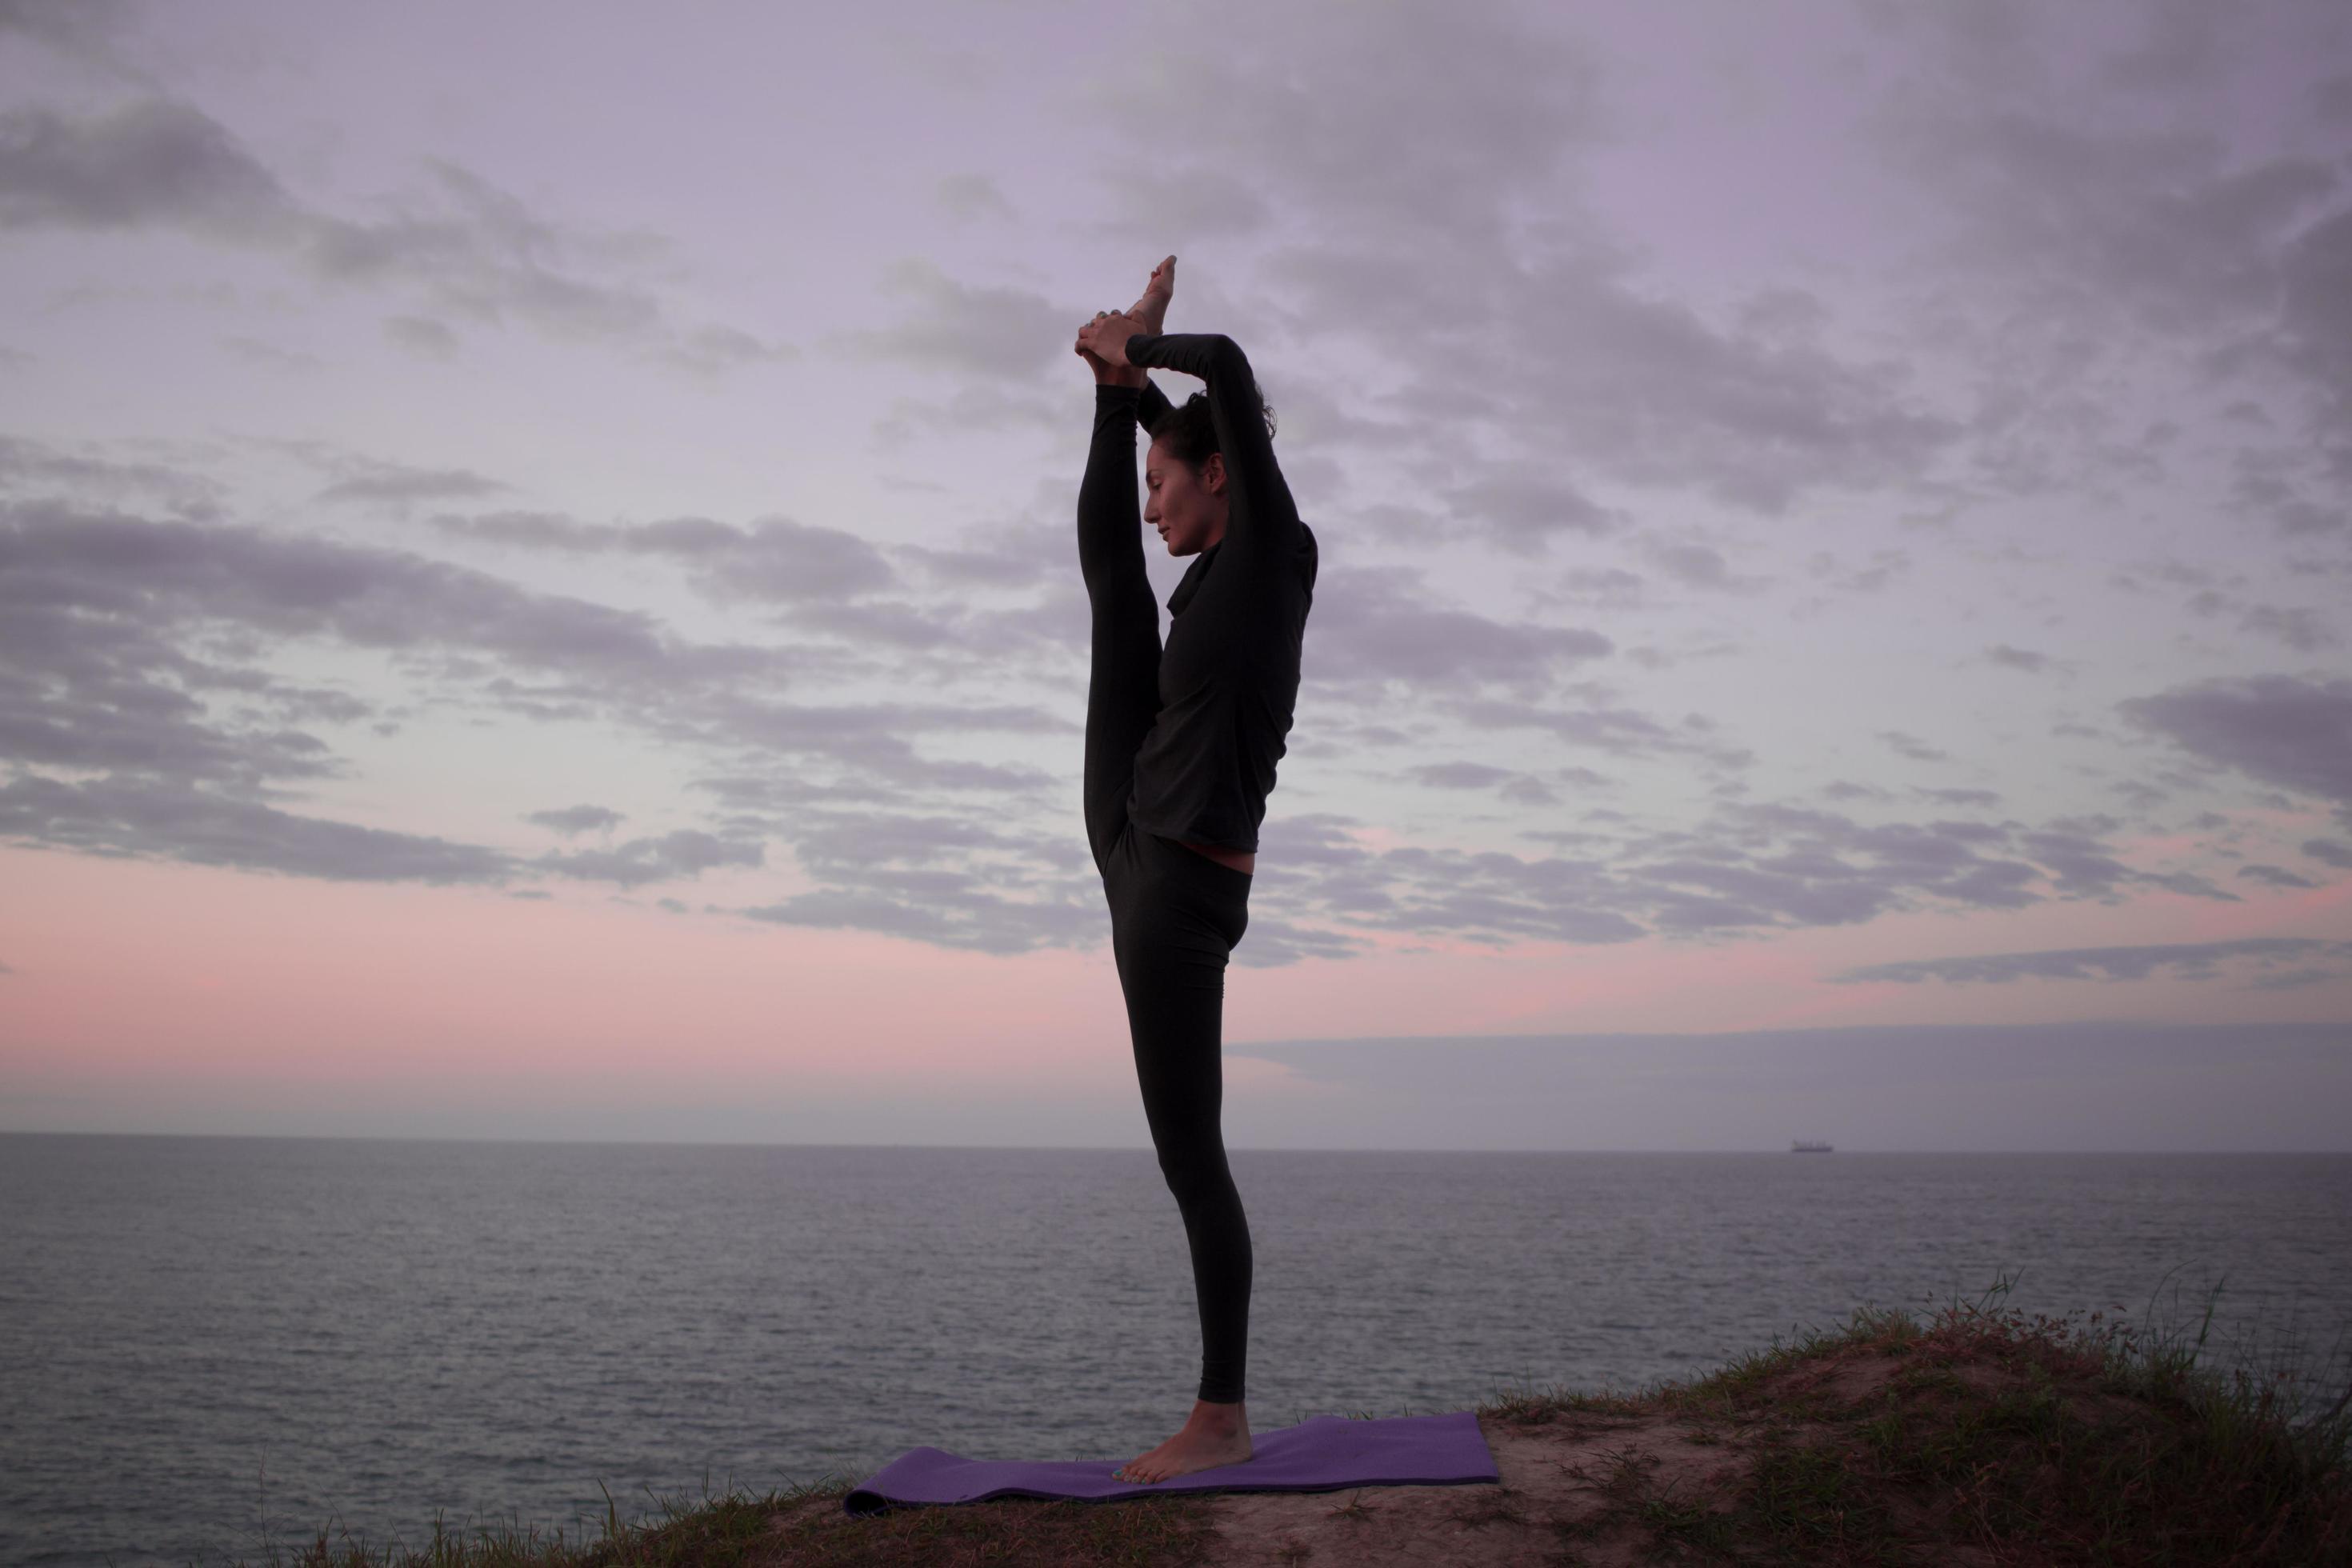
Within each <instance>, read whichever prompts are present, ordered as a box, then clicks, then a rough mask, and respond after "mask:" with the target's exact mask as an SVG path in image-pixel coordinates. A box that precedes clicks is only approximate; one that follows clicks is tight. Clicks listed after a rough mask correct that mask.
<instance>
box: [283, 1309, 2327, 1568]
mask: <svg viewBox="0 0 2352 1568" xmlns="http://www.w3.org/2000/svg"><path fill="white" fill-rule="evenodd" d="M2014 1284H2015V1280H2014V1279H2000V1280H1999V1281H1997V1282H1996V1284H1995V1285H1994V1287H1993V1288H1992V1289H1991V1290H1990V1291H1989V1292H1988V1293H1987V1294H1986V1296H1985V1297H1984V1298H1981V1299H1979V1300H1977V1301H1973V1302H1958V1301H1956V1302H1953V1303H1951V1304H1949V1305H1948V1306H1946V1307H1945V1308H1943V1309H1941V1310H1937V1312H1935V1313H1934V1314H1933V1315H1932V1316H1931V1317H1930V1318H1929V1319H1928V1320H1927V1321H1925V1322H1922V1321H1916V1320H1915V1319H1914V1318H1913V1317H1912V1315H1911V1314H1910V1313H1908V1312H1906V1311H1904V1310H1899V1309H1898V1310H1881V1309H1864V1310H1858V1311H1856V1312H1855V1313H1854V1314H1853V1318H1852V1320H1851V1321H1849V1322H1848V1323H1847V1324H1846V1325H1844V1326H1843V1327H1842V1328H1839V1329H1835V1330H1831V1331H1816V1332H1813V1333H1810V1334H1807V1335H1805V1336H1804V1337H1803V1338H1801V1340H1799V1341H1797V1342H1792V1343H1786V1344H1783V1343H1780V1342H1778V1340H1777V1339H1776V1341H1775V1342H1774V1344H1773V1345H1772V1346H1771V1347H1770V1348H1769V1349H1767V1350H1763V1351H1759V1352H1753V1353H1751V1354H1748V1355H1747V1356H1744V1357H1742V1358H1740V1359H1739V1360H1738V1361H1736V1362H1733V1363H1730V1364H1728V1365H1727V1366H1725V1367H1723V1368H1722V1369H1720V1370H1719V1371H1717V1372H1715V1373H1711V1374H1709V1375H1707V1376H1706V1377H1703V1378H1699V1379H1697V1380H1696V1381H1692V1382H1683V1383H1666V1384H1659V1385H1657V1386H1655V1387H1654V1388H1652V1389H1649V1390H1646V1391H1644V1392H1643V1393H1640V1394H1633V1395H1622V1394H1605V1393H1604V1394H1581V1393H1570V1392H1563V1391H1551V1392H1540V1393H1539V1392H1507V1393H1505V1394H1501V1395H1500V1396H1499V1397H1498V1398H1496V1400H1495V1401H1493V1402H1492V1403H1489V1404H1486V1405H1480V1406H1479V1407H1478V1413H1479V1415H1480V1416H1481V1417H1482V1418H1483V1419H1486V1420H1487V1421H1490V1422H1500V1423H1509V1424H1516V1425H1521V1426H1547V1425H1551V1424H1559V1425H1560V1426H1563V1427H1568V1426H1602V1427H1604V1428H1605V1427H1608V1426H1611V1424H1612V1423H1625V1424H1627V1427H1626V1429H1628V1430H1630V1429H1631V1424H1633V1423H1639V1422H1649V1423H1652V1424H1656V1423H1658V1422H1661V1421H1664V1422H1666V1423H1668V1424H1669V1426H1670V1427H1671V1429H1672V1431H1673V1432H1674V1433H1675V1435H1676V1436H1677V1439H1678V1440H1679V1441H1681V1442H1685V1443H1689V1444H1696V1445H1700V1446H1703V1447H1706V1448H1707V1449H1708V1451H1709V1452H1710V1453H1715V1454H1718V1455H1723V1456H1736V1457H1738V1458H1741V1459H1742V1460H1743V1461H1744V1463H1743V1465H1742V1466H1741V1467H1740V1468H1738V1469H1737V1470H1735V1471H1732V1472H1727V1473H1732V1474H1737V1475H1738V1476H1739V1477H1740V1478H1741V1479H1738V1481H1737V1483H1736V1484H1727V1485H1725V1486H1722V1487H1718V1488H1715V1489H1690V1488H1687V1487H1685V1488H1681V1489H1677V1488H1676V1487H1671V1486H1670V1487H1667V1488H1664V1489H1661V1488H1660V1487H1659V1486H1658V1485H1657V1484H1656V1483H1655V1481H1654V1478H1653V1472H1654V1470H1655V1469H1656V1468H1657V1463H1658V1461H1657V1459H1656V1457H1655V1455H1654V1453H1646V1452H1643V1451H1641V1450H1639V1449H1638V1448H1636V1447H1634V1446H1633V1445H1632V1444H1630V1443H1629V1444H1627V1445H1626V1446H1624V1447H1616V1448H1612V1447H1611V1446H1610V1445H1609V1443H1607V1442H1605V1441H1604V1442H1603V1443H1602V1444H1601V1447H1599V1448H1598V1449H1597V1450H1596V1452H1597V1454H1598V1456H1599V1457H1598V1458H1596V1459H1594V1460H1592V1461H1591V1463H1589V1464H1588V1465H1586V1466H1585V1467H1584V1468H1583V1469H1582V1471H1580V1473H1585V1474H1587V1475H1588V1477H1589V1480H1590V1489H1589V1493H1588V1495H1589V1496H1590V1498H1591V1504H1590V1508H1589V1510H1587V1511H1586V1512H1584V1513H1583V1514H1582V1515H1581V1516H1580V1517H1579V1518H1576V1519H1572V1520H1571V1519H1566V1518H1542V1517H1530V1516H1529V1515H1528V1513H1527V1512H1526V1511H1525V1510H1524V1504H1525V1500H1524V1499H1523V1498H1522V1497H1521V1496H1520V1495H1519V1494H1518V1493H1517V1491H1515V1489H1512V1488H1510V1487H1508V1486H1505V1487H1500V1488H1496V1489H1493V1490H1491V1491H1490V1490H1487V1489H1460V1490H1458V1491H1457V1492H1455V1495H1454V1497H1453V1498H1451V1499H1449V1500H1448V1503H1449V1506H1450V1507H1451V1508H1452V1509H1453V1510H1454V1513H1455V1514H1456V1515H1458V1517H1459V1520H1460V1522H1462V1523H1463V1524H1464V1525H1465V1526H1469V1527H1473V1528H1475V1527H1481V1526H1485V1525H1489V1524H1496V1525H1507V1526H1513V1527H1524V1528H1525V1529H1527V1530H1530V1531H1550V1532H1552V1538H1553V1539H1554V1540H1555V1541H1556V1542H1557V1546H1556V1548H1555V1551H1556V1555H1555V1556H1554V1557H1553V1558H1552V1559H1551V1560H1552V1561H1556V1562H1559V1563H1563V1564H1567V1563H1579V1562H1582V1561H1586V1559H1585V1558H1583V1557H1581V1556H1580V1555H1579V1553H1580V1552H1581V1551H1583V1550H1586V1549H1588V1548H1591V1547H1592V1546H1594V1545H1595V1544H1597V1543H1599V1542H1604V1541H1612V1540H1614V1541H1616V1542H1621V1543H1622V1542H1630V1543H1631V1544H1632V1546H1633V1550H1634V1552H1635V1555H1636V1556H1637V1557H1638V1559H1639V1560H1642V1561H1655V1562H1686V1563H1741V1564H1749V1563H1756V1564H1763V1563H1769V1564H1804V1565H1807V1568H1811V1565H1816V1564H1820V1565H1838V1564H1859V1563H1870V1564H1910V1563H1948V1562H1972V1563H2001V1564H2012V1563H2013V1564H2043V1563H2052V1564H2054V1563H2099V1564H2115V1565H2117V1568H2125V1565H2135V1564H2147V1565H2166V1564H2181V1565H2186V1564H2192V1563H2194V1564H2207V1563H2212V1564H2242V1565H2246V1568H2255V1565H2264V1564H2278V1565H2280V1568H2287V1565H2294V1568H2303V1565H2305V1564H2319V1563H2347V1564H2352V1481H2348V1480H2347V1468H2346V1454H2347V1433H2352V1413H2348V1412H2347V1406H2352V1385H2347V1387H2346V1388H2345V1389H2344V1390H2343V1391H2342V1392H2341V1393H2338V1394H2336V1395H2335V1397H2334V1398H2333V1399H2332V1400H2330V1399H2327V1398H2326V1396H2325V1395H2324V1394H2322V1395H2318V1396H2315V1395H2314V1394H2313V1392H2312V1388H2311V1385H2310V1384H2307V1383H2305V1382H2304V1381H2301V1380H2298V1379H2296V1378H2295V1377H2294V1375H2293V1374H2292V1373H2288V1372H2286V1371H2284V1370H2280V1369H2278V1368H2275V1367H2270V1368H2263V1369H2260V1370H2250V1369H2249V1368H2247V1367H2246V1366H2244V1365H2241V1366H2239V1367H2238V1368H2237V1369H2235V1370H2234V1371H2232V1372H2231V1373H2227V1374H2221V1373H2216V1372H2214V1371H2213V1370H2212V1369H2211V1368H2210V1367H2209V1366H2207V1365H2205V1364H2203V1361H2204V1356H2205V1349H2206V1340H2207V1336H2208V1333H2209V1332H2210V1327H2211V1322H2212V1315H2213V1302H2212V1299H2210V1298H2209V1300H2207V1302H2206V1305H2205V1310H2204V1314H2203V1320H2202V1321H2201V1322H2200V1324H2199V1325H2198V1327H2197V1331H2196V1333H2195V1336H2194V1338H2193V1339H2190V1338H2189V1336H2188V1335H2187V1334H2186V1333H2185V1332H2181V1333H2173V1334H2164V1335H2149V1334H2147V1333H2144V1332H2142V1331H2138V1330H2136V1329H2133V1328H2128V1327H2126V1326H2125V1325H2124V1324H2123V1323H2122V1321H2120V1319H2116V1320H2110V1319H2108V1318H2107V1317H2106V1316H2105V1314H2103V1313H2101V1312H2092V1313H2090V1314H2089V1315H2088V1317H2087V1318H2084V1316H2083V1315H2082V1314H2081V1313H2079V1312H2076V1313H2070V1314H2068V1315H2067V1316H2066V1317H2065V1318H2063V1319H2053V1318H2051V1317H2048V1316H2045V1315H2039V1314H2037V1315H2033V1316H2031V1317H2029V1316H2027V1315H2026V1314H2024V1313H2022V1312H2021V1311H2017V1310H2011V1309H2008V1308H2006V1307H2005V1306H2004V1305H2003V1304H2002V1303H2003V1301H2004V1300H2005V1298H2006V1297H2007V1295H2008V1293H2009V1291H2010V1289H2011V1287H2013V1285H2014ZM2219 1289H2220V1287H2219V1286H2218V1285H2217V1286H2216V1288H2215V1296H2216V1297H2218V1294H2219ZM1367 1414H1369V1413H1367ZM854 1484H855V1479H836V1478H830V1477H828V1478H825V1479H820V1480H818V1481H814V1482H811V1483H808V1484H806V1485H803V1486H799V1487H794V1488H791V1489H783V1490H777V1491H771V1492H768V1493H766V1494H764V1495H760V1496H751V1495H745V1494H739V1493H734V1492H730V1493H729V1494H728V1495H727V1496H724V1497H720V1498H710V1497H708V1496H706V1497H705V1498H704V1499H703V1500H701V1501H699V1502H698V1503H694V1504H687V1503H683V1502H670V1501H662V1500H659V1499H656V1502H657V1503H658V1504H659V1506H660V1507H661V1510H662V1514H663V1517H661V1518H659V1519H649V1520H644V1521H635V1522H624V1521H622V1520H621V1519H620V1518H619V1515H618V1510H617V1509H615V1508H614V1507H613V1505H612V1503H611V1500H610V1497H609V1494H608V1496H607V1500H606V1517H605V1519H604V1523H603V1534H602V1535H601V1537H600V1538H599V1539H597V1540H595V1541H593V1542H588V1541H578V1542H570V1541H566V1540H565V1539H564V1538H563V1536H562V1532H560V1531H558V1532H556V1533H555V1534H553V1535H552V1536H549V1537H546V1538H542V1536H541V1532H540V1531H537V1530H533V1529H515V1528H509V1529H505V1530H496V1529H491V1528H487V1527H482V1528H477V1529H476V1530H474V1531H470V1532H467V1533H466V1534H464V1535H459V1534H457V1533H452V1532H448V1531H445V1530H444V1528H443V1527H442V1525H441V1524H440V1523H439V1522H438V1521H436V1524H435V1526H434V1531H433V1538H432V1540H431V1542H429V1543H428V1544H425V1545H424V1546H422V1547H419V1548H415V1549H404V1548H403V1549H395V1548H393V1547H389V1546H387V1547H381V1548H378V1549H375V1550H373V1551H371V1550H370V1549H369V1548H368V1547H367V1545H366V1544H365V1543H364V1542H356V1541H350V1540H346V1541H345V1542H341V1543H340V1544H331V1543H330V1542H328V1540H327V1539H326V1537H325V1536H324V1535H323V1534H322V1535H320V1537H318V1538H317V1539H316V1540H315V1541H313V1542H310V1543H309V1544H307V1545H305V1546H303V1547H301V1548H299V1550H297V1551H295V1552H293V1553H292V1554H291V1556H290V1557H288V1556H281V1555H280V1554H279V1553H278V1552H276V1551H272V1552H269V1554H268V1556H267V1557H266V1558H264V1559H261V1560H260V1561H261V1562H262V1563H267V1564H268V1568H281V1565H284V1564H288V1563H290V1564H291V1565H292V1568H639V1565H643V1568H734V1565H739V1564H740V1565H744V1568H751V1565H755V1564H757V1565H779V1568H781V1565H787V1564H789V1565H793V1568H799V1565H803V1564H806V1565H811V1568H815V1565H823V1568H917V1565H920V1568H963V1565H966V1564H971V1565H975V1568H976V1565H980V1564H1006V1565H1020V1568H1033V1565H1034V1568H1079V1565H1087V1568H1093V1565H1097V1564H1099V1565H1103V1568H1184V1565H1187V1564H1193V1563H1208V1562H1210V1561H1211V1560H1212V1559H1211V1558H1210V1557H1209V1556H1208V1555H1207V1553H1208V1552H1209V1550H1210V1547H1211V1544H1212V1542H1213V1533H1212V1520H1213V1509H1214V1505H1213V1501H1212V1500H1211V1499H1210V1498H1208V1497H1204V1496H1198V1495H1194V1496H1187V1495H1183V1494H1177V1495H1171V1496H1169V1497H1164V1498H1149V1499H1139V1500H1133V1501H1128V1502H1121V1503H1117V1504H1089V1503H1077V1502H1066V1501H1056V1502H1046V1501H1037V1500H1024V1499H1006V1500H999V1501H995V1502H991V1503H983V1504H972V1505H965V1506H960V1507H954V1508H919V1509H898V1510H891V1511H889V1512H888V1513H886V1514H883V1515H879V1516H877V1517H872V1518H864V1519H853V1518H851V1517H849V1516H848V1515H847V1514H845V1512H844V1511H843V1509H842V1498H843V1496H844V1495H845V1493H846V1492H847V1491H848V1490H849V1489H850V1487H851V1486H852V1485H854ZM1391 1495H1392V1496H1402V1494H1391ZM1301 1501H1302V1504H1308V1505H1320V1507H1321V1510H1322V1511H1323V1512H1324V1514H1325V1516H1326V1517H1328V1518H1331V1519H1338V1520H1343V1521H1350V1527H1351V1528H1352V1529H1354V1530H1356V1531H1362V1532H1364V1533H1363V1535H1362V1537H1361V1539H1364V1540H1366V1541H1370V1540H1374V1539H1376V1538H1377V1535H1378V1532H1379V1531H1380V1529H1381V1521H1380V1515H1381V1505H1380V1504H1378V1503H1367V1502H1365V1501H1364V1500H1363V1499H1362V1498H1361V1497H1360V1495H1354V1494H1349V1493H1331V1494H1322V1495H1318V1496H1310V1497H1305V1498H1302V1499H1301ZM1469 1550H1470V1549H1469V1548H1468V1547H1465V1552H1467V1551H1469ZM1285 1554H1287V1557H1290V1558H1296V1559H1297V1561H1300V1562H1305V1561H1307V1549H1306V1548H1305V1547H1304V1546H1303V1545H1301V1546H1297V1547H1286V1548H1284V1549H1282V1550H1281V1551H1278V1552H1276V1557H1277V1558H1278V1559H1283V1558H1285ZM1464 1561H1465V1563H1472V1562H1475V1558H1471V1557H1467V1556H1465V1559H1464ZM239 1568H244V1563H243V1560H240V1564H239Z"/></svg>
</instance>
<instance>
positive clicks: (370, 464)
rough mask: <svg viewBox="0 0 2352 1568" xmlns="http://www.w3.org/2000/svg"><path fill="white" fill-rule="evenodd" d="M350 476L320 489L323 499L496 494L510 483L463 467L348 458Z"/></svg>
mask: <svg viewBox="0 0 2352 1568" xmlns="http://www.w3.org/2000/svg"><path fill="white" fill-rule="evenodd" d="M342 466H343V467H344V468H345V469H346V471H347V473H348V476H349V477H347V478H345V479H338V480H336V481H335V482H334V483H333V484H331V485H329V486H328V487H327V488H326V489H322V490H320V492H319V495H318V499H319V500H356V501H391V502H394V503H404V502H408V501H420V500H465V499H467V498H469V497H473V496H487V495H496V494H498V493H499V491H501V490H503V489H507V488H508V487H507V486H506V485H505V484H504V483H502V482H501V481H499V480H497V479H488V478H486V477H484V476H483V475H480V474H477V473H472V472H470V471H468V470H467V469H463V468H411V467H409V466H408V465H407V464H404V463H386V462H381V461H377V460H373V459H369V458H346V459H344V461H343V464H342Z"/></svg>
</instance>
